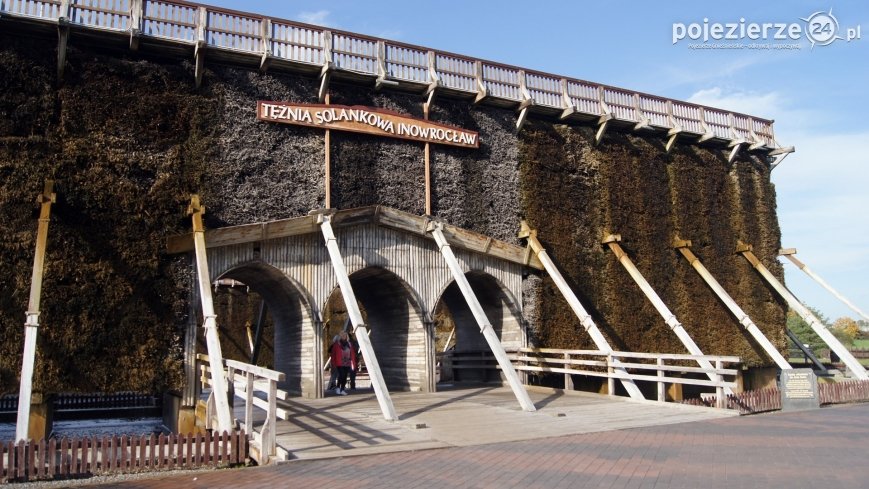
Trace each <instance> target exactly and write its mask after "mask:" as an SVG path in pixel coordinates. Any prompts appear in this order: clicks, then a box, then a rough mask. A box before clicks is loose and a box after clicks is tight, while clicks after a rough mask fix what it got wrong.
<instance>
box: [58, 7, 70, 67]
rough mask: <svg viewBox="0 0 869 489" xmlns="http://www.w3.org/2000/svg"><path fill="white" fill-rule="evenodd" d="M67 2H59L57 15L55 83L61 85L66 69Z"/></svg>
mask: <svg viewBox="0 0 869 489" xmlns="http://www.w3.org/2000/svg"><path fill="white" fill-rule="evenodd" d="M69 2H70V0H61V2H60V10H59V11H58V13H57V82H58V84H62V83H63V72H64V68H65V67H66V48H67V45H68V44H69Z"/></svg>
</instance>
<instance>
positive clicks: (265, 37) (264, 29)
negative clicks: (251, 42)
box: [259, 19, 272, 73]
mask: <svg viewBox="0 0 869 489" xmlns="http://www.w3.org/2000/svg"><path fill="white" fill-rule="evenodd" d="M260 43H261V44H262V57H261V58H260V62H259V69H260V71H262V72H263V73H265V72H266V70H268V69H269V63H270V62H271V59H272V54H271V47H272V19H263V20H262V24H261V27H260Z"/></svg>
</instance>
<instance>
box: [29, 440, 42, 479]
mask: <svg viewBox="0 0 869 489" xmlns="http://www.w3.org/2000/svg"><path fill="white" fill-rule="evenodd" d="M38 449H39V445H38V444H37V443H35V442H34V443H30V446H29V447H27V480H33V479H35V478H36V451H37V450H38Z"/></svg>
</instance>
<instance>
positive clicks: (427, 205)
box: [422, 90, 435, 216]
mask: <svg viewBox="0 0 869 489" xmlns="http://www.w3.org/2000/svg"><path fill="white" fill-rule="evenodd" d="M434 94H435V90H432V91H431V92H429V96H428V100H426V102H425V104H423V106H422V113H423V116H424V117H425V120H428V117H429V111H430V110H431V104H432V102H433V101H434ZM424 153H425V215H427V216H430V215H431V143H429V142H428V141H426V143H425V152H424Z"/></svg>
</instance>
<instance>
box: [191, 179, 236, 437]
mask: <svg viewBox="0 0 869 489" xmlns="http://www.w3.org/2000/svg"><path fill="white" fill-rule="evenodd" d="M187 214H188V215H190V217H191V220H192V222H193V243H194V246H195V251H196V273H197V280H198V284H199V299H200V301H201V302H202V316H203V324H202V326H203V328H204V329H205V343H206V346H207V348H208V361H209V367H210V368H211V385H212V392H211V393H212V395H213V396H214V402H215V407H216V410H217V424H218V428H219V429H220V431H231V430H232V428H233V423H232V416H231V413H230V410H229V400H228V399H227V397H226V396H227V392H228V390H227V384H226V378H225V376H224V371H223V353H222V351H221V349H220V337H219V336H218V332H217V314H215V312H214V301H213V299H212V296H211V276H210V274H209V273H208V258H207V257H206V254H205V226H204V225H203V222H202V216H203V214H205V206H203V205H202V204H201V203H200V201H199V196H198V195H195V194H194V195H191V196H190V206H189V207H188V208H187Z"/></svg>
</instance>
